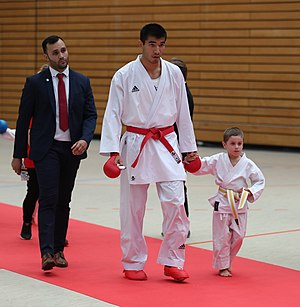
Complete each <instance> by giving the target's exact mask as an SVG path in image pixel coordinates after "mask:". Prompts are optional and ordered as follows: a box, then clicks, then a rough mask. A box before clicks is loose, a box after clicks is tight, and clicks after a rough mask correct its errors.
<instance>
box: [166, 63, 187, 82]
mask: <svg viewBox="0 0 300 307" xmlns="http://www.w3.org/2000/svg"><path fill="white" fill-rule="evenodd" d="M170 62H171V63H173V64H175V65H176V66H178V67H179V68H180V70H181V72H182V74H183V77H184V80H186V79H187V66H186V64H185V63H184V62H183V61H182V60H180V59H177V58H172V59H171V60H170Z"/></svg>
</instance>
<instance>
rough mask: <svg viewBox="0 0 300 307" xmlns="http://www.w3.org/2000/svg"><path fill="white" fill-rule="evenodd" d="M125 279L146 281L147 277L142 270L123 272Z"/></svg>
mask: <svg viewBox="0 0 300 307" xmlns="http://www.w3.org/2000/svg"><path fill="white" fill-rule="evenodd" d="M123 273H125V277H126V278H127V279H131V280H146V279H147V275H146V273H145V272H144V271H143V270H138V271H137V270H124V271H123Z"/></svg>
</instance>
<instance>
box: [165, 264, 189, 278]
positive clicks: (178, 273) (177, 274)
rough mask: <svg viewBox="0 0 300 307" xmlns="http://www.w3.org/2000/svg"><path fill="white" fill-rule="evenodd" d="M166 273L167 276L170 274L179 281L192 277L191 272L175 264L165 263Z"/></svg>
mask: <svg viewBox="0 0 300 307" xmlns="http://www.w3.org/2000/svg"><path fill="white" fill-rule="evenodd" d="M164 273H165V275H166V276H170V277H172V278H174V279H175V280H176V281H179V282H181V281H184V280H185V279H187V278H189V277H190V276H189V274H188V273H187V272H186V271H185V270H184V269H183V268H180V267H175V266H167V265H165V268H164Z"/></svg>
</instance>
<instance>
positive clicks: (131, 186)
mask: <svg viewBox="0 0 300 307" xmlns="http://www.w3.org/2000/svg"><path fill="white" fill-rule="evenodd" d="M166 39H167V33H166V31H165V29H164V28H163V27H162V26H161V25H159V24H147V25H145V26H144V27H143V28H142V30H141V32H140V42H139V44H140V47H141V50H142V54H141V55H139V56H138V57H137V59H136V60H135V61H132V62H130V63H128V64H127V65H125V66H124V67H122V68H121V69H119V70H118V71H117V72H116V73H115V75H114V76H113V78H112V81H111V87H110V92H109V98H108V103H107V107H106V111H105V114H104V119H103V126H102V133H101V144H100V154H103V155H109V154H110V155H115V163H120V164H123V165H124V166H126V169H125V170H122V172H121V182H120V183H121V184H120V186H121V191H120V199H121V203H120V219H121V248H122V264H123V267H124V273H125V277H126V278H128V279H133V280H145V279H147V275H146V273H145V272H144V270H143V269H144V266H145V263H146V260H147V246H146V242H145V239H144V236H143V219H144V213H145V207H146V201H147V190H148V188H149V185H150V184H151V183H156V188H157V193H158V196H159V199H160V202H161V207H162V211H163V229H164V231H165V233H164V239H163V241H162V244H161V247H160V251H159V255H158V259H157V262H158V263H159V264H161V265H164V274H165V275H166V276H170V277H172V278H174V279H175V280H176V281H183V280H185V279H186V278H188V277H189V275H188V274H187V273H186V272H185V271H184V269H183V266H184V260H185V245H184V243H185V240H186V237H187V233H188V230H189V220H188V218H187V216H186V213H185V209H184V188H183V182H184V181H185V180H186V173H185V171H184V166H183V163H182V161H181V154H180V153H188V154H187V155H188V157H193V156H195V155H197V153H196V150H197V146H196V142H195V135H194V130H193V125H192V122H191V118H190V113H189V107H188V101H187V95H186V89H185V82H184V78H183V76H182V73H181V71H180V69H179V68H178V67H177V66H176V65H173V64H171V63H169V62H167V61H165V60H163V59H162V58H161V56H162V54H163V51H164V49H165V43H166ZM175 122H176V124H177V127H178V131H179V135H180V146H179V144H178V141H177V136H176V133H175V132H174V127H173V124H174V123H175ZM122 124H124V125H125V126H126V132H125V133H124V135H123V136H122V138H121V142H120V136H121V130H122Z"/></svg>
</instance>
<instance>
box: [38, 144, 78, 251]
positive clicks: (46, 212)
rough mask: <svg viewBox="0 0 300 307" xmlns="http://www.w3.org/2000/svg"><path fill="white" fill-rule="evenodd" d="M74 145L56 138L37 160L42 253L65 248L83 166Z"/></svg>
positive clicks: (39, 226)
mask: <svg viewBox="0 0 300 307" xmlns="http://www.w3.org/2000/svg"><path fill="white" fill-rule="evenodd" d="M71 146H72V144H71V142H61V141H53V144H52V146H51V148H50V150H49V151H48V153H47V154H46V156H45V157H44V158H43V159H42V160H39V161H34V164H35V169H36V173H37V178H38V184H39V190H40V194H39V211H38V229H39V243H40V251H41V255H42V256H43V255H44V254H45V253H50V254H54V253H56V252H58V251H63V250H64V243H65V239H66V235H67V229H68V223H69V214H70V207H69V204H70V202H71V195H72V191H73V188H74V184H75V178H76V175H77V170H78V168H79V165H80V159H79V158H78V157H77V156H74V155H73V154H72V151H71Z"/></svg>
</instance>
